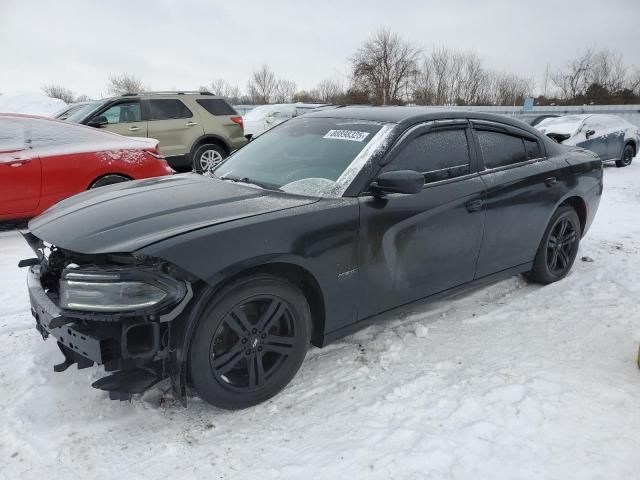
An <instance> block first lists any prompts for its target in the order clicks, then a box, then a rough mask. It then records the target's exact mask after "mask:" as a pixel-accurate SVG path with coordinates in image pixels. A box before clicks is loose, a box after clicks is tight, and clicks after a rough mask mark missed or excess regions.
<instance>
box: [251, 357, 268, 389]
mask: <svg viewBox="0 0 640 480" xmlns="http://www.w3.org/2000/svg"><path fill="white" fill-rule="evenodd" d="M262 383H264V365H263V363H262V354H257V355H252V356H251V357H250V358H249V388H256V387H259V386H260V385H262Z"/></svg>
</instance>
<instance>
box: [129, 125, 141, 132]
mask: <svg viewBox="0 0 640 480" xmlns="http://www.w3.org/2000/svg"><path fill="white" fill-rule="evenodd" d="M138 130H140V127H135V126H134V127H129V131H130V132H137V131H138Z"/></svg>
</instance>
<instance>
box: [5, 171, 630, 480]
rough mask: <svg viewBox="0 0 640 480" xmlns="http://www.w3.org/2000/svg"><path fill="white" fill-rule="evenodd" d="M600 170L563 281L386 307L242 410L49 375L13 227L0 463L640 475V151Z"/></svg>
mask: <svg viewBox="0 0 640 480" xmlns="http://www.w3.org/2000/svg"><path fill="white" fill-rule="evenodd" d="M605 184H606V187H605V193H604V198H603V200H602V204H601V207H600V211H599V212H598V216H597V218H596V221H595V224H594V225H593V227H592V229H591V231H590V232H589V234H588V236H587V238H586V239H585V240H584V241H583V243H582V246H581V250H580V253H579V259H578V261H577V263H576V265H575V267H574V270H573V272H572V273H571V274H570V275H569V276H568V277H567V278H566V279H565V280H563V281H561V282H559V283H557V284H554V285H549V286H546V287H541V286H538V285H533V284H528V283H527V282H525V281H524V280H523V279H522V278H521V277H514V278H511V279H509V280H506V281H503V282H500V283H498V284H494V285H492V286H488V287H485V288H481V289H477V290H475V291H473V292H471V293H467V294H465V295H461V296H458V297H456V298H455V299H451V300H447V301H439V302H437V303H434V304H420V305H413V306H412V307H410V308H405V309H403V310H401V311H398V312H395V313H394V314H389V315H386V316H385V317H384V319H382V320H381V321H380V323H379V324H378V325H376V326H373V327H370V328H368V329H366V330H364V331H361V332H359V333H357V334H355V335H353V336H350V337H348V338H345V339H343V340H341V341H338V342H337V343H335V344H333V345H331V346H328V347H326V348H324V349H321V350H319V349H313V350H311V351H310V352H309V355H308V357H307V360H306V361H305V363H304V365H303V367H302V370H301V371H300V373H299V374H298V375H297V377H296V378H295V379H294V381H293V383H292V384H291V385H290V386H289V387H288V388H286V389H285V391H284V392H282V393H281V394H280V395H278V396H277V397H276V398H274V399H273V400H271V401H269V402H268V403H266V404H263V405H259V406H257V407H255V408H252V409H249V410H246V411H239V412H227V411H221V410H217V409H215V408H213V407H210V406H208V405H206V404H205V403H204V402H202V401H200V400H198V399H197V398H192V399H191V400H190V403H189V407H188V408H187V409H183V408H182V407H181V406H179V405H177V404H175V403H174V402H173V401H171V399H170V398H168V397H167V398H165V396H164V395H163V393H162V391H161V390H159V389H154V390H153V391H151V392H148V393H147V394H146V395H145V396H143V397H142V398H137V399H135V400H133V401H132V402H122V403H121V402H112V401H109V400H108V399H107V395H106V394H105V393H103V392H99V391H97V390H93V389H91V388H90V386H89V383H90V382H91V381H92V380H94V379H95V378H98V377H99V376H100V373H99V372H98V371H97V369H87V370H75V369H70V370H69V371H67V372H65V373H62V374H55V373H53V371H52V370H51V366H52V364H53V363H55V362H57V361H59V360H60V354H59V353H58V352H57V351H56V350H57V349H56V346H55V344H54V343H53V342H51V341H47V342H42V340H41V339H40V338H39V336H38V334H37V333H36V331H35V330H34V328H33V320H32V319H31V316H30V314H29V307H28V304H27V295H26V291H25V288H24V276H25V274H24V272H23V271H19V270H18V269H17V268H16V266H15V265H16V262H17V261H18V259H20V258H24V257H27V256H29V251H28V249H27V247H26V245H25V244H24V242H23V241H22V240H21V239H20V238H19V236H18V234H17V233H15V232H4V233H0V272H1V275H0V305H2V307H0V309H1V310H0V312H1V315H0V364H2V368H1V369H0V394H1V396H2V399H3V408H2V410H1V412H0V457H1V458H2V464H1V466H0V477H1V478H7V479H14V478H20V479H42V478H48V479H58V478H76V477H79V476H82V478H101V479H107V478H124V477H127V478H153V479H157V478H169V477H173V476H175V477H176V478H194V479H195V478H198V479H200V478H216V479H218V478H220V479H230V478H261V479H272V478H273V479H290V478H313V479H336V478H348V479H355V478H374V479H392V478H397V479H411V478H454V479H460V478H473V479H514V478H518V479H522V478H525V479H529V478H530V479H540V478H558V479H567V478H571V479H583V478H602V479H605V478H606V479H618V478H637V477H638V472H639V471H640V455H639V452H640V413H639V410H638V404H639V403H638V401H639V399H640V372H639V371H638V367H637V366H636V363H635V359H636V354H637V350H638V342H640V303H639V302H638V300H639V299H640V158H636V159H635V161H634V163H633V164H632V165H631V166H630V167H628V168H623V169H617V168H607V169H605ZM580 257H589V258H590V259H593V261H592V262H590V261H580Z"/></svg>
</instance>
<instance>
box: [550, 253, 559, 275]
mask: <svg viewBox="0 0 640 480" xmlns="http://www.w3.org/2000/svg"><path fill="white" fill-rule="evenodd" d="M557 266H558V250H557V249H556V248H554V249H553V251H552V253H551V259H550V260H549V270H551V271H552V272H553V271H554V270H555V269H556V267H557Z"/></svg>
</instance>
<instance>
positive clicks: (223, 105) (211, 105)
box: [196, 98, 238, 115]
mask: <svg viewBox="0 0 640 480" xmlns="http://www.w3.org/2000/svg"><path fill="white" fill-rule="evenodd" d="M196 102H198V105H200V106H201V107H202V108H204V109H205V110H206V111H207V112H209V113H210V114H211V115H238V112H236V110H235V109H234V108H233V107H232V106H231V105H229V104H228V103H227V102H226V101H224V100H222V99H221V98H207V99H202V100H196Z"/></svg>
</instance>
